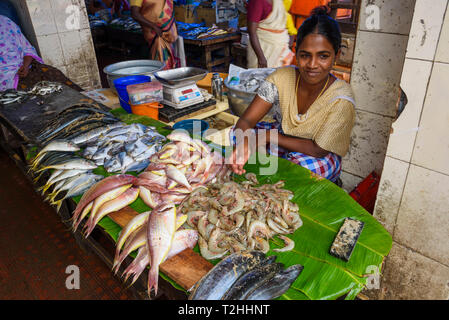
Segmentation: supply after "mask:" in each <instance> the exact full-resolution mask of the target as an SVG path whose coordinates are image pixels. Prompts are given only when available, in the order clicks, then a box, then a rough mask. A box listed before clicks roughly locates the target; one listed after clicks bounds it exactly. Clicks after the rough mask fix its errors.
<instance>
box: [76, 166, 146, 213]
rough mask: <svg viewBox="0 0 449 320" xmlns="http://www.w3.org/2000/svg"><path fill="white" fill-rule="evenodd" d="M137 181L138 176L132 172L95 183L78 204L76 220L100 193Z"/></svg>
mask: <svg viewBox="0 0 449 320" xmlns="http://www.w3.org/2000/svg"><path fill="white" fill-rule="evenodd" d="M136 181H137V177H135V176H132V175H130V174H119V175H113V176H109V177H106V178H104V179H103V180H101V181H99V182H98V183H96V184H94V185H93V186H92V187H91V188H90V189H89V190H88V191H87V192H86V193H84V194H83V196H82V197H81V199H80V201H79V203H78V205H77V206H76V208H75V211H74V213H73V217H74V220H76V219H77V218H78V216H79V215H80V213H81V212H82V211H83V209H84V207H85V206H87V205H88V204H89V203H90V202H91V201H93V200H95V198H97V197H99V196H100V195H102V194H104V193H106V192H108V191H110V190H112V189H115V188H118V187H120V186H123V185H126V184H134V183H135V182H136Z"/></svg>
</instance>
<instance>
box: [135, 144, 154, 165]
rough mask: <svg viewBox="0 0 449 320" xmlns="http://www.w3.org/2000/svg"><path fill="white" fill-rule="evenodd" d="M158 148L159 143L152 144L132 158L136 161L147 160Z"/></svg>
mask: <svg viewBox="0 0 449 320" xmlns="http://www.w3.org/2000/svg"><path fill="white" fill-rule="evenodd" d="M159 149H160V145H157V144H155V145H152V146H151V147H149V148H148V149H147V150H145V151H144V152H142V153H141V154H139V155H137V156H134V159H135V160H136V161H144V160H148V159H149V158H150V157H151V156H152V155H153V154H155V153H156V152H158V151H159Z"/></svg>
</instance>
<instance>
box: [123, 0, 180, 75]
mask: <svg viewBox="0 0 449 320" xmlns="http://www.w3.org/2000/svg"><path fill="white" fill-rule="evenodd" d="M131 5H133V2H131ZM140 13H141V14H142V16H143V17H144V18H145V19H147V20H148V21H150V22H152V23H155V24H156V25H157V26H158V27H159V28H161V29H162V31H163V34H162V37H159V36H158V35H157V34H156V32H154V31H153V29H151V28H147V27H145V26H143V25H142V31H143V36H144V38H145V40H146V41H147V43H148V44H149V46H150V58H151V59H152V60H159V61H162V62H164V63H165V69H173V68H179V67H180V66H181V62H180V59H179V58H178V57H177V56H176V55H175V42H176V39H177V38H178V31H177V29H176V23H175V11H174V8H173V0H166V1H164V0H143V1H142V5H141V6H140Z"/></svg>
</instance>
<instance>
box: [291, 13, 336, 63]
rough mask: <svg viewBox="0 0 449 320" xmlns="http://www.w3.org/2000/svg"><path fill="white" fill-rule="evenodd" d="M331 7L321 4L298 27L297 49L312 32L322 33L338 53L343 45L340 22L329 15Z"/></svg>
mask: <svg viewBox="0 0 449 320" xmlns="http://www.w3.org/2000/svg"><path fill="white" fill-rule="evenodd" d="M329 12H330V9H329V7H327V6H319V7H316V8H315V9H313V10H312V12H311V15H310V17H308V18H307V19H306V20H305V21H304V22H303V24H302V25H301V26H300V27H299V29H298V36H297V38H296V51H298V48H299V45H300V44H301V42H302V41H303V40H304V38H305V37H306V36H308V35H309V34H311V33H316V34H321V35H322V36H325V37H326V38H327V40H329V42H330V43H331V44H332V47H333V48H334V50H335V54H337V52H338V50H339V49H340V47H341V32H340V26H339V25H338V22H337V21H335V20H334V19H333V18H332V17H330V16H329Z"/></svg>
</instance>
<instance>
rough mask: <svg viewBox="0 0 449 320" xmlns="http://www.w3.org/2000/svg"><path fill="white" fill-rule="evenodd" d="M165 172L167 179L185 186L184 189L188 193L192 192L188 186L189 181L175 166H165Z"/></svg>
mask: <svg viewBox="0 0 449 320" xmlns="http://www.w3.org/2000/svg"><path fill="white" fill-rule="evenodd" d="M165 172H166V173H167V177H168V178H170V179H172V180H174V181H176V182H177V183H179V184H181V185H183V186H185V187H186V188H188V189H189V190H190V191H192V186H191V185H190V183H189V181H188V180H187V178H186V176H185V175H184V174H183V173H182V172H181V171H179V169H178V168H176V167H175V166H173V165H171V164H169V165H167V167H166V169H165Z"/></svg>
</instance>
